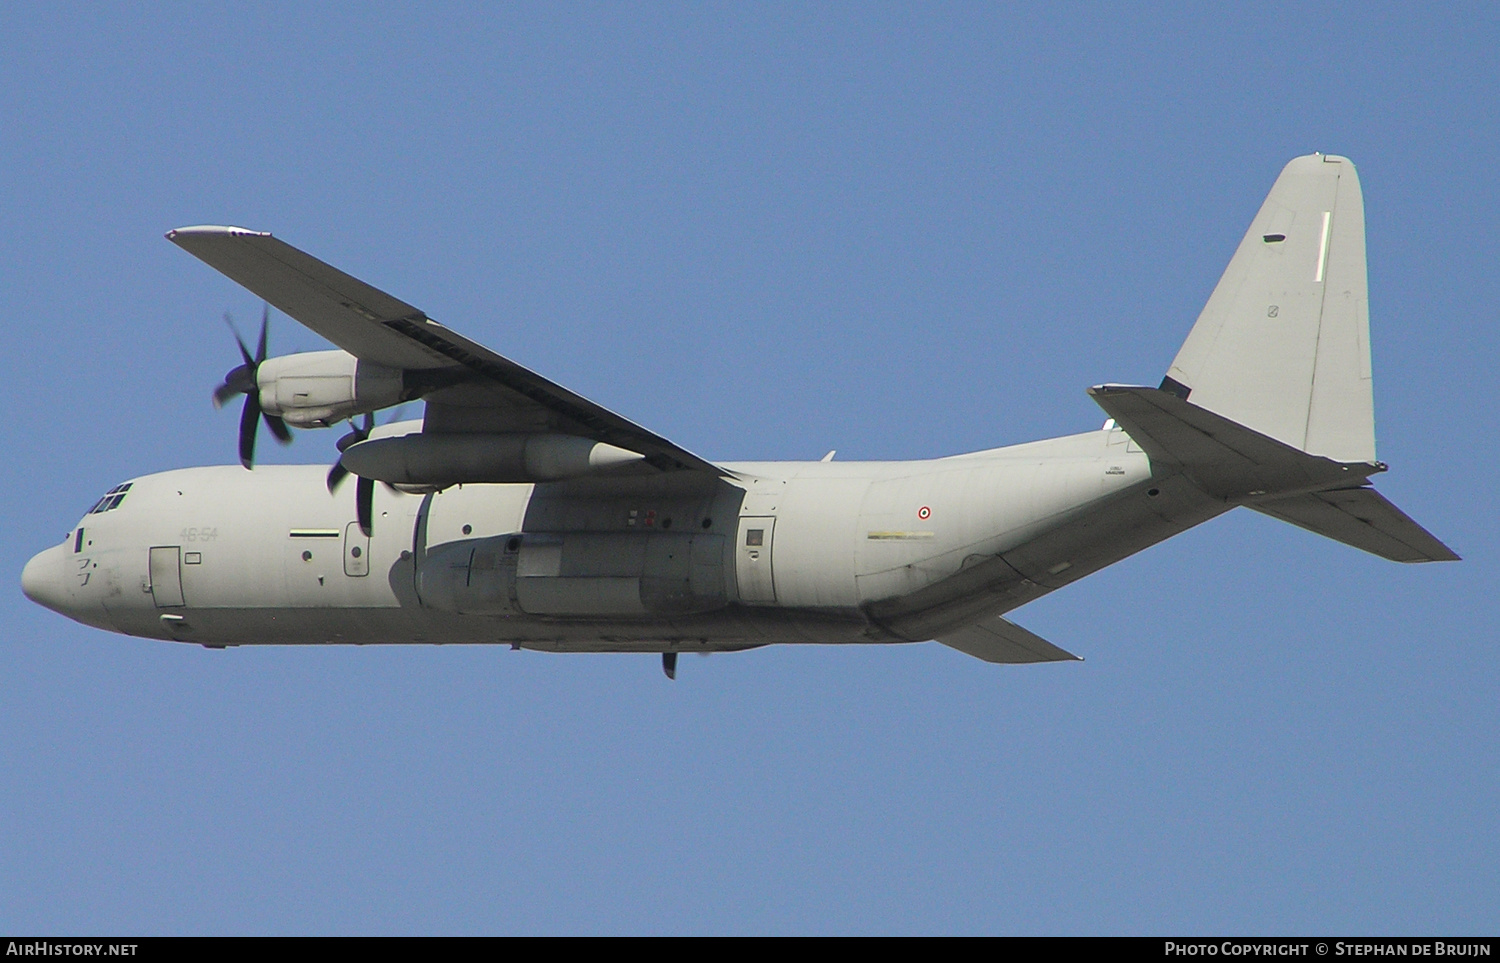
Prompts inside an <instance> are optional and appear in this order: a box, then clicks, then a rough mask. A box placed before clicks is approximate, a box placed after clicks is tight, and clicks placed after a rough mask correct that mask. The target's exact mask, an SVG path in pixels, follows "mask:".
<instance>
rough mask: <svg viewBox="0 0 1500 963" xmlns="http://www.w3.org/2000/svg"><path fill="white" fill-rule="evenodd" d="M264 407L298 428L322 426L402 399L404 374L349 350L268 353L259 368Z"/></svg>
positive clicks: (257, 381)
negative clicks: (280, 354) (267, 356)
mask: <svg viewBox="0 0 1500 963" xmlns="http://www.w3.org/2000/svg"><path fill="white" fill-rule="evenodd" d="M255 381H256V384H257V386H258V387H259V388H260V407H261V409H262V410H263V411H265V412H266V413H267V414H270V415H277V416H279V417H281V418H283V419H284V420H285V421H286V422H287V423H288V424H292V425H296V426H297V427H298V428H323V427H327V426H328V425H331V424H333V423H335V422H338V421H343V420H344V419H346V418H352V417H354V416H355V415H361V414H364V413H365V412H368V411H378V410H380V409H381V408H389V407H390V406H391V405H395V404H400V403H401V401H402V400H404V399H403V398H402V390H403V384H402V373H401V370H400V369H399V368H387V367H384V366H382V365H378V364H371V363H370V362H368V361H362V360H360V359H359V358H356V357H355V356H354V355H352V354H350V353H349V352H347V351H338V350H334V351H306V352H302V353H300V354H287V355H282V356H281V357H279V358H267V359H266V360H265V361H262V362H261V364H260V367H259V368H258V369H257V370H256V372H255Z"/></svg>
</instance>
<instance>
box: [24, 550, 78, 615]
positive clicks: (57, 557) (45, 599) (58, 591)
mask: <svg viewBox="0 0 1500 963" xmlns="http://www.w3.org/2000/svg"><path fill="white" fill-rule="evenodd" d="M62 556H63V550H62V546H60V545H54V546H52V547H51V548H49V549H47V550H46V551H44V552H38V553H37V554H35V555H33V556H32V558H31V561H29V562H27V563H26V567H25V568H24V569H22V570H21V591H23V592H25V593H26V597H27V598H29V599H31V600H32V601H33V602H35V603H36V604H38V605H45V606H46V607H47V608H49V609H51V610H52V611H54V612H61V611H62V610H63V606H64V605H65V604H66V603H67V599H66V598H65V597H64V592H63V570H62Z"/></svg>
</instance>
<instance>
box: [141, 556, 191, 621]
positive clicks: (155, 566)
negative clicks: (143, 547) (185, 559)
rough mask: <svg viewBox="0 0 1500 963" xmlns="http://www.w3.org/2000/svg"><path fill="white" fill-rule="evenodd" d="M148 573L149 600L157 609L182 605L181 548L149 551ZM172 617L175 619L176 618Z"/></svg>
mask: <svg viewBox="0 0 1500 963" xmlns="http://www.w3.org/2000/svg"><path fill="white" fill-rule="evenodd" d="M136 557H137V558H139V557H140V556H136ZM150 573H151V598H152V600H153V601H155V602H156V607H157V608H159V609H165V608H176V607H178V606H180V605H182V604H184V603H183V600H182V547H181V546H179V545H165V546H157V547H155V548H153V549H151V566H150ZM173 617H174V618H176V616H173Z"/></svg>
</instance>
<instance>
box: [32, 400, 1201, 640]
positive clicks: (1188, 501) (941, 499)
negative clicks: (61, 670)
mask: <svg viewBox="0 0 1500 963" xmlns="http://www.w3.org/2000/svg"><path fill="white" fill-rule="evenodd" d="M725 467H726V469H727V470H728V471H729V472H732V473H733V475H732V476H731V477H728V478H724V479H710V480H707V481H705V480H704V479H703V478H702V477H701V476H698V475H694V474H690V473H689V474H685V475H684V477H683V479H682V480H681V483H677V482H674V481H673V480H672V479H670V478H668V479H667V480H665V481H664V480H663V479H662V477H660V476H657V477H651V478H643V479H641V481H640V482H639V483H638V484H632V483H629V482H622V480H621V479H620V478H613V479H610V480H609V482H608V484H607V485H599V484H597V483H590V482H588V481H575V482H570V483H555V484H547V485H464V486H458V487H454V488H450V489H448V490H446V491H443V492H441V493H438V494H430V495H411V494H402V493H399V492H395V491H392V490H387V489H381V490H379V491H378V494H377V497H376V502H375V515H374V531H373V536H372V537H366V536H365V535H364V534H363V533H362V532H361V531H360V529H359V526H358V524H357V523H356V522H355V521H354V500H353V497H352V494H351V492H350V491H348V490H341V491H339V492H338V493H336V494H333V495H330V494H329V492H328V491H327V489H326V487H325V479H324V475H325V470H324V469H323V468H322V467H320V466H262V467H259V468H256V469H255V470H254V471H245V470H243V469H242V468H240V467H238V466H224V467H212V468H190V469H183V470H179V471H170V472H163V473H161V474H156V475H148V476H145V477H142V478H139V479H135V480H134V481H132V482H131V485H130V489H129V491H128V492H127V493H126V495H125V497H124V498H123V499H120V500H119V501H118V504H117V505H116V506H115V507H112V508H109V509H108V510H104V511H96V512H94V513H91V514H89V515H86V516H85V517H84V518H83V520H82V521H80V523H79V524H78V526H77V527H75V528H74V530H73V531H71V532H70V533H69V535H68V538H67V540H66V541H65V542H63V543H62V544H60V545H57V546H54V547H53V548H51V549H48V550H46V551H44V552H42V553H41V554H39V555H38V556H36V558H34V559H33V560H32V562H31V563H30V564H29V565H28V566H27V569H26V573H25V576H24V578H23V581H24V583H25V587H26V591H27V594H28V595H30V596H31V597H32V598H34V599H36V600H37V601H39V602H41V603H42V604H44V605H47V606H48V607H50V608H53V609H55V610H57V611H59V612H62V613H63V614H65V615H68V616H70V617H71V618H74V619H76V620H78V621H80V622H84V623H86V624H89V625H93V626H97V627H99V628H103V629H109V630H113V631H118V632H123V633H127V634H130V635H137V636H143V637H148V638H159V639H172V640H179V641H187V642H195V643H199V644H203V645H211V646H219V645H246V644H268V643H327V642H342V643H409V642H425V643H507V644H513V645H519V646H521V647H525V648H535V649H552V650H571V651H668V650H679V649H680V650H694V649H703V650H712V649H719V650H724V649H740V648H748V647H751V646H757V645H764V644H768V643H775V642H825V643H827V642H898V641H913V640H920V639H926V638H932V637H934V636H935V635H937V634H939V633H941V632H943V631H948V630H950V629H953V628H956V627H959V626H962V625H967V624H972V623H974V622H976V621H978V620H979V619H982V618H986V617H988V616H990V615H995V614H1000V613H1002V612H1004V611H1007V610H1009V609H1011V608H1014V607H1015V606H1017V605H1020V604H1023V603H1024V602H1026V601H1029V600H1030V599H1032V598H1035V597H1037V596H1039V595H1041V594H1045V593H1046V592H1047V591H1050V590H1052V589H1054V588H1057V587H1060V586H1061V585H1063V584H1066V583H1067V582H1070V581H1072V580H1074V579H1076V578H1078V577H1081V576H1082V575H1085V574H1088V573H1089V572H1091V571H1094V570H1097V569H1098V568H1100V567H1102V566H1103V565H1105V564H1109V562H1112V561H1115V560H1116V559H1118V558H1122V557H1124V556H1125V555H1128V554H1131V553H1132V552H1134V551H1138V550H1139V549H1141V548H1144V547H1145V546H1146V545H1149V544H1151V543H1154V542H1156V541H1159V540H1161V539H1162V538H1165V537H1167V536H1169V535H1171V534H1173V533H1175V532H1176V531H1180V530H1182V529H1183V528H1185V527H1188V526H1189V525H1191V524H1196V523H1197V522H1199V521H1202V520H1204V519H1206V518H1208V517H1211V516H1212V515H1214V514H1217V513H1218V512H1220V511H1223V510H1224V509H1225V508H1227V507H1228V506H1227V505H1225V504H1224V503H1222V502H1217V501H1214V500H1212V499H1207V498H1206V497H1205V496H1203V495H1202V493H1201V492H1198V491H1197V490H1196V489H1194V488H1192V487H1191V486H1188V485H1186V484H1176V485H1174V484H1171V483H1172V481H1173V480H1174V479H1173V478H1169V479H1153V477H1152V473H1151V466H1150V464H1149V462H1148V460H1147V458H1146V456H1145V455H1144V454H1143V453H1142V452H1141V451H1140V450H1139V449H1137V448H1136V446H1135V445H1134V444H1133V443H1131V442H1130V441H1129V439H1128V437H1127V436H1126V435H1125V433H1124V432H1122V431H1120V430H1118V429H1115V430H1108V431H1095V432H1088V433H1085V434H1081V435H1073V436H1069V437H1065V438H1056V439H1052V440H1048V441H1042V442H1034V443H1031V444H1025V445H1017V446H1012V447H1008V448H1000V449H994V450H990V451H984V452H978V453H975V454H970V455H960V456H954V457H950V458H940V459H934V460H928V461H911V462H834V461H829V462H776V463H739V464H728V465H726V466H725ZM1175 477H1176V476H1174V478H1175ZM1177 480H1180V479H1177ZM348 487H350V488H352V486H348Z"/></svg>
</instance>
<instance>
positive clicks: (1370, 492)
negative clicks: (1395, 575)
mask: <svg viewBox="0 0 1500 963" xmlns="http://www.w3.org/2000/svg"><path fill="white" fill-rule="evenodd" d="M1250 507H1251V508H1253V509H1255V510H1256V511H1258V512H1263V513H1265V514H1267V515H1270V516H1271V517H1272V518H1279V519H1281V520H1282V521H1284V522H1291V523H1292V524H1293V525H1296V526H1298V527H1300V528H1305V529H1307V530H1308V531H1310V532H1316V533H1317V534H1319V535H1326V536H1328V537H1329V538H1332V539H1335V540H1337V541H1340V542H1343V543H1344V544H1345V545H1353V546H1354V547H1355V548H1359V549H1364V550H1365V551H1366V552H1371V553H1373V554H1375V555H1379V556H1380V557H1382V558H1388V559H1390V560H1391V561H1393V562H1456V561H1458V560H1459V559H1458V556H1457V555H1456V554H1454V552H1453V550H1452V549H1450V548H1449V547H1448V546H1446V545H1444V544H1443V543H1442V542H1440V541H1438V540H1437V539H1436V538H1434V537H1433V536H1432V534H1431V533H1430V532H1428V531H1427V530H1426V529H1425V528H1423V527H1422V526H1420V525H1418V524H1417V523H1416V522H1414V521H1412V520H1411V518H1409V517H1408V516H1407V514H1406V513H1405V512H1403V511H1402V510H1401V509H1399V508H1397V507H1396V506H1395V505H1392V504H1391V503H1390V502H1389V501H1388V500H1386V498H1385V496H1383V495H1381V494H1380V493H1379V492H1377V491H1376V490H1375V489H1373V488H1345V489H1339V490H1336V491H1331V492H1316V493H1309V494H1305V495H1294V496H1292V497H1291V498H1276V499H1272V500H1270V501H1264V502H1256V503H1253V504H1251V505H1250Z"/></svg>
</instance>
